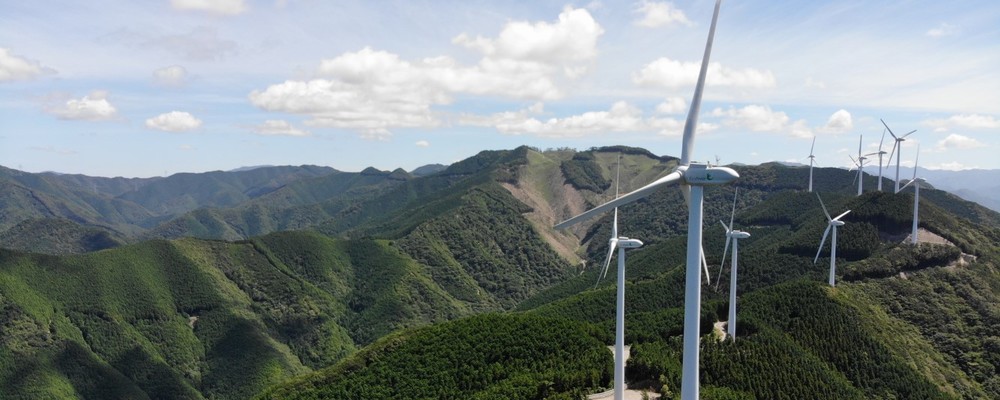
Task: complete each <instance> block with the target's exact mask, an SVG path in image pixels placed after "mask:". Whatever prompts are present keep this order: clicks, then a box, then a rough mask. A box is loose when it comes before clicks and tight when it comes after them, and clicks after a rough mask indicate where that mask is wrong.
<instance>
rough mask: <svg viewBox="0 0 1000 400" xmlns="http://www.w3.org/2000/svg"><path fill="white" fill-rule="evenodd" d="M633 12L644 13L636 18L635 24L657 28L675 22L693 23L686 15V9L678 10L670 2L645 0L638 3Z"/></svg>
mask: <svg viewBox="0 0 1000 400" xmlns="http://www.w3.org/2000/svg"><path fill="white" fill-rule="evenodd" d="M633 12H635V13H636V14H641V15H642V18H641V19H639V20H636V21H635V24H636V25H638V26H642V27H646V28H656V27H660V26H666V25H671V24H675V23H677V24H682V25H692V24H691V21H690V20H688V18H687V16H686V15H684V11H681V10H678V9H677V8H675V7H674V5H673V3H670V2H655V1H648V0H643V1H642V2H640V3H638V4H636V7H635V9H634V10H633Z"/></svg>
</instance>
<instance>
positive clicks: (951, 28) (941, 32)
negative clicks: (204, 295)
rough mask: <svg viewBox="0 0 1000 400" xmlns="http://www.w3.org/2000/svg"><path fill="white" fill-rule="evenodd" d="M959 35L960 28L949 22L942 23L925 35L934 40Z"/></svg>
mask: <svg viewBox="0 0 1000 400" xmlns="http://www.w3.org/2000/svg"><path fill="white" fill-rule="evenodd" d="M956 33H958V28H957V27H956V26H955V25H952V24H949V23H947V22H942V23H941V25H938V26H937V28H932V29H930V30H928V31H927V33H925V35H927V36H930V37H932V38H939V37H944V36H951V35H954V34H956Z"/></svg>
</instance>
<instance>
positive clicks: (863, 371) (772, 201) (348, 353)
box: [0, 147, 1000, 399]
mask: <svg viewBox="0 0 1000 400" xmlns="http://www.w3.org/2000/svg"><path fill="white" fill-rule="evenodd" d="M619 154H621V155H622V191H623V192H626V191H629V190H632V189H634V188H636V187H639V186H640V185H642V184H645V183H646V182H649V181H650V180H652V179H655V178H656V177H657V176H659V175H660V174H662V173H664V172H665V171H668V170H669V169H670V168H672V167H673V165H674V164H675V162H676V159H674V158H672V157H666V156H664V157H660V156H656V155H653V154H651V153H649V152H648V151H645V150H643V149H635V148H627V147H610V148H595V149H590V150H587V151H582V152H575V151H571V150H567V149H559V150H551V151H540V150H538V149H533V148H529V147H521V148H518V149H514V150H509V151H486V152H482V153H480V154H478V155H476V156H474V157H471V158H469V159H467V160H463V161H461V162H458V163H455V164H453V165H451V166H449V167H448V168H446V169H444V170H441V171H438V172H435V173H432V174H429V175H425V176H420V177H415V176H412V175H410V174H408V173H406V172H405V171H402V170H397V171H378V170H374V169H369V170H366V171H363V172H361V173H357V174H352V173H331V174H327V175H323V176H317V177H307V178H302V179H297V180H295V181H290V182H286V183H284V184H283V185H282V186H280V187H277V188H273V190H271V189H270V188H268V189H262V190H263V191H266V193H259V194H256V195H255V196H254V197H253V198H252V199H249V200H245V201H239V202H237V203H236V204H235V205H233V206H227V207H222V208H219V207H217V208H204V207H202V208H197V209H195V210H193V211H189V212H186V213H184V214H182V215H181V216H179V217H169V218H166V217H162V216H161V217H151V218H153V219H147V220H146V221H153V220H155V219H156V218H161V219H160V220H159V221H157V222H156V223H155V224H156V225H157V226H156V227H151V228H150V229H149V230H146V228H142V227H139V228H137V230H136V231H135V232H139V233H133V234H131V235H126V234H125V233H123V232H122V231H121V230H118V229H117V228H113V229H106V228H105V229H102V228H101V227H112V226H115V225H113V224H107V225H96V224H94V223H93V222H91V221H103V218H105V217H104V215H105V214H103V213H102V212H103V211H100V210H104V211H107V210H123V209H125V208H123V207H119V208H113V207H111V208H95V207H93V205H92V203H87V202H86V201H82V202H81V201H77V200H79V199H97V198H102V197H100V196H103V195H101V194H100V193H98V194H97V195H94V194H93V193H92V192H90V193H89V194H87V193H86V192H81V191H76V189H72V186H70V185H68V184H58V182H56V183H52V182H50V181H48V180H47V179H50V178H51V176H35V177H23V176H20V177H18V178H17V179H7V180H3V179H0V184H5V185H8V186H7V187H8V188H9V189H11V190H10V191H9V192H8V193H7V194H5V195H4V196H6V197H4V199H6V201H8V202H7V203H3V204H4V207H8V205H9V209H10V211H9V212H10V214H9V215H14V214H17V215H19V217H18V218H22V219H20V220H18V221H19V222H18V223H14V224H12V225H10V226H9V227H7V228H6V229H3V230H0V234H11V233H13V232H24V233H23V234H13V236H7V237H6V239H5V240H9V241H10V243H18V240H26V242H25V244H23V245H22V247H21V248H24V249H28V248H30V249H35V248H45V249H46V251H48V252H52V253H55V252H59V251H66V252H76V251H91V252H90V253H87V254H83V255H66V256H52V255H41V254H30V253H22V252H20V251H11V250H2V251H0V312H2V313H3V316H4V318H3V319H0V321H2V324H3V325H2V326H0V328H2V329H0V387H3V388H4V389H5V392H4V394H5V395H6V397H4V398H7V397H11V398H45V397H50V398H81V397H82V398H110V399H117V398H250V397H254V396H260V397H261V398H268V399H270V398H441V397H445V398H453V397H472V398H497V397H514V398H577V397H578V396H580V395H583V394H587V393H593V392H598V391H602V390H605V389H606V388H607V387H608V385H609V384H610V374H611V371H610V365H611V356H610V353H609V352H608V351H607V350H606V349H605V346H606V345H609V344H611V342H612V341H613V324H614V296H615V293H614V284H613V279H610V278H609V279H606V280H604V281H602V282H600V283H598V284H597V285H596V286H595V282H596V281H597V279H596V274H597V272H598V271H597V270H598V269H599V268H597V266H598V265H599V264H600V263H602V262H603V258H604V255H605V252H606V246H607V245H606V243H607V234H608V232H609V231H610V223H611V220H610V218H609V216H605V217H602V218H598V219H595V220H593V221H589V222H588V223H586V224H584V225H583V226H582V227H580V228H578V229H576V230H574V231H571V232H556V231H553V230H552V228H551V227H552V225H553V224H554V223H555V222H558V221H559V220H562V219H564V218H566V217H568V216H570V215H573V214H575V213H577V212H579V211H582V210H583V209H585V208H588V207H590V206H593V205H595V204H599V203H602V202H604V201H607V200H608V199H610V198H611V196H613V193H614V185H613V184H612V182H613V177H614V174H615V170H616V165H617V160H618V157H619ZM737 170H738V171H739V172H740V174H741V178H740V180H738V181H737V182H736V183H735V184H734V185H732V186H730V187H722V188H710V189H708V190H706V192H705V194H706V196H705V214H706V216H705V224H706V225H705V232H704V245H705V252H706V256H707V258H708V262H709V264H710V266H711V276H712V278H713V282H712V284H710V285H706V286H705V288H704V290H703V296H704V299H703V307H702V317H701V324H700V325H701V330H702V333H703V334H704V336H703V340H702V370H703V372H702V388H703V390H702V395H703V396H702V397H703V398H705V399H752V398H758V399H801V398H865V399H867V398H885V399H888V398H1000V381H998V380H997V378H996V377H997V376H1000V358H998V357H997V356H996V354H1000V353H998V351H1000V345H998V343H1000V336H998V334H997V333H996V332H998V331H1000V330H998V328H1000V307H998V306H997V305H998V304H1000V279H998V278H1000V269H998V267H1000V264H998V260H1000V214H997V213H994V212H992V211H989V210H986V209H984V208H982V207H980V206H978V205H976V204H974V203H969V202H965V201H963V200H961V199H958V198H957V197H954V196H952V195H950V194H948V193H945V192H941V191H937V190H933V189H927V190H922V192H921V221H920V228H921V229H923V230H924V231H926V232H930V233H933V234H936V235H938V236H940V237H942V238H943V239H945V240H946V241H947V242H948V243H946V244H935V243H921V244H920V245H919V246H916V247H914V246H911V245H908V244H903V243H901V242H902V241H903V238H905V237H906V235H907V234H908V233H909V231H910V218H911V215H912V209H911V207H912V204H913V198H912V192H910V191H909V190H908V191H906V192H904V193H900V194H889V193H875V192H867V193H865V194H864V195H862V196H860V197H857V196H854V195H853V192H854V186H852V185H851V179H852V178H853V174H851V173H849V172H847V171H844V170H840V169H833V168H820V169H817V170H815V173H816V174H815V178H816V179H815V185H814V186H815V187H816V188H817V189H818V191H819V192H820V193H821V194H822V195H823V198H824V201H825V202H826V204H827V207H828V208H829V209H830V211H831V212H834V213H839V212H841V211H843V210H847V209H851V210H852V212H851V213H850V214H848V215H847V216H846V217H844V219H843V220H844V221H845V222H846V225H845V226H844V227H842V229H841V230H840V231H839V238H838V239H839V240H838V260H837V264H838V268H837V282H838V284H837V287H836V288H829V287H828V286H827V285H826V284H825V282H826V274H827V268H828V265H829V258H828V257H829V250H828V249H829V246H827V247H826V248H825V249H823V250H822V251H821V252H820V257H819V260H818V262H817V263H815V264H814V262H813V258H814V256H815V255H816V246H817V244H818V241H819V239H820V236H821V235H822V232H823V230H824V229H825V227H826V223H825V219H824V217H823V216H822V211H821V209H820V206H819V202H818V200H817V199H816V196H815V194H811V193H806V192H805V191H804V189H805V186H806V184H807V179H808V170H807V169H805V168H796V167H786V166H782V165H778V164H764V165H760V166H740V167H737ZM261 176H269V175H267V174H266V173H265V174H263V175H261ZM282 176H285V175H282ZM43 178H44V179H43ZM188 178H190V179H193V178H194V177H186V179H188ZM32 179H35V180H40V181H39V182H35V183H31V184H27V183H25V182H28V181H31V180H32ZM76 179H78V180H80V179H82V178H76ZM227 179H228V178H227ZM248 179H249V178H248ZM255 179H256V178H255ZM261 179H263V178H261ZM208 181H209V182H210V181H211V179H209V180H208ZM81 182H84V183H85V182H86V180H82V181H81ZM227 182H228V181H227ZM246 182H250V180H247V181H246ZM254 182H258V181H254ZM260 182H263V180H261V181H260ZM29 183H30V182H29ZM125 183H129V182H128V181H126V182H125ZM125 183H122V182H117V183H112V182H109V183H107V184H106V186H107V187H108V188H109V189H107V190H112V189H113V188H114V187H118V190H120V189H122V188H121V186H122V185H124V184H125ZM144 183H145V184H146V185H153V184H155V182H153V181H149V182H144ZM865 183H866V185H867V187H868V188H871V187H874V185H875V182H874V178H871V177H866V179H865ZM136 184H138V183H136ZM32 185H34V186H32ZM45 185H49V186H48V187H49V188H48V189H45V190H42V189H40V188H45V187H46V186H45ZM74 185H77V186H80V185H79V184H74ZM115 185H118V186H115ZM208 187H214V188H220V187H222V186H221V183H218V182H216V183H214V184H210V185H208ZM258 187H261V188H265V187H269V186H267V185H266V184H260V185H258ZM737 188H738V189H739V193H740V194H739V201H738V203H737V212H736V216H735V223H736V227H738V228H739V229H744V230H747V231H749V232H751V234H752V235H753V236H752V237H751V238H749V239H746V240H743V241H741V242H740V251H741V253H740V260H741V268H740V277H739V284H738V291H739V300H738V301H739V313H738V318H737V319H738V321H739V322H738V337H739V338H738V340H737V341H736V342H735V343H730V342H720V341H719V340H718V339H716V337H715V335H714V334H713V333H712V330H713V325H715V324H716V323H718V322H720V320H722V319H725V318H726V310H727V307H728V285H726V284H725V283H723V284H721V285H719V286H718V289H717V288H716V282H717V280H718V278H719V275H720V269H719V262H720V261H721V251H722V248H723V244H724V239H725V238H724V232H723V229H722V227H721V226H720V225H719V224H718V223H717V222H715V221H717V220H719V219H727V220H728V217H729V211H730V207H731V206H732V195H733V191H734V190H735V189H737ZM59 190H63V191H67V193H69V194H68V195H67V197H66V198H65V199H63V198H61V197H59V193H60V192H59ZM175 190H180V189H175ZM98 192H100V191H98ZM209 192H211V191H209V190H206V191H204V193H206V196H207V197H203V198H202V200H199V201H205V202H223V201H228V200H224V199H227V198H230V197H227V196H221V197H213V196H209V195H207V193H209ZM224 192H226V190H221V189H220V190H218V191H216V192H212V193H224ZM74 196H75V197H74ZM90 196H97V197H90ZM39 199H41V200H39ZM115 201H118V202H119V204H133V205H136V204H137V203H133V202H131V201H126V200H123V199H117V200H115ZM150 201H152V200H150ZM93 204H97V203H93ZM102 204H103V203H102ZM108 204H110V203H108ZM150 204H152V203H150ZM60 207H62V208H60ZM88 207H90V208H88ZM137 207H138V206H137ZM5 209H6V208H5ZM138 209H141V210H145V208H144V207H140V208H138ZM26 210H28V211H30V212H27V211H26ZM31 210H33V211H31ZM46 210H48V211H46ZM58 210H63V211H58ZM67 210H69V211H73V212H74V213H75V214H73V215H76V216H77V217H74V218H67V217H65V216H61V215H62V214H61V213H66V212H69V211H67ZM90 210H93V211H90ZM685 210H686V209H685V205H684V203H683V198H682V196H681V195H680V193H679V191H678V190H675V189H665V190H662V191H659V192H657V193H655V194H653V195H652V196H650V197H649V198H647V199H645V200H642V201H640V202H638V203H636V204H632V205H628V206H624V207H622V208H621V209H620V221H619V224H620V229H621V233H622V234H623V235H626V236H630V237H637V238H639V239H641V240H643V241H644V242H645V243H646V245H645V246H644V247H643V248H642V249H639V250H632V251H629V256H628V257H629V258H628V271H627V272H628V274H627V284H626V296H627V302H626V304H627V313H628V315H627V317H626V343H627V344H629V345H631V346H632V357H631V359H630V361H629V366H628V368H627V376H628V380H629V382H630V383H631V384H632V385H633V386H636V387H644V388H648V389H652V390H656V391H659V392H660V393H663V394H664V395H665V397H666V398H675V397H676V396H677V395H678V392H679V390H678V389H679V383H680V362H681V360H680V353H681V343H680V335H681V332H682V328H683V326H682V315H683V310H682V308H681V307H682V305H683V295H684V293H683V286H684V283H683V282H684V269H683V263H684V258H685V246H686V241H685V237H684V232H686V229H687V226H686V225H687V218H686V212H685ZM147 211H149V210H147ZM152 214H153V213H152V212H151V211H149V212H148V213H147V214H146V215H152ZM29 215H39V216H44V217H40V218H35V219H28V218H27V216H29ZM109 215H113V213H111V214H109ZM119 215H122V214H119ZM84 216H86V218H84ZM57 218H63V219H57ZM13 220H15V218H12V219H10V220H9V221H13ZM123 220H124V219H123ZM22 225H23V226H24V227H25V228H23V229H22V230H11V229H12V228H15V227H18V226H22ZM290 229H312V230H298V231H290ZM4 231H6V233H4ZM31 232H35V234H34V235H32V233H31ZM39 232H45V233H46V235H48V236H46V235H41V234H39ZM109 232H110V233H109ZM269 232H271V233H269ZM91 234H93V235H96V236H87V235H91ZM101 234H104V235H105V236H102V235H101ZM261 234H264V235H263V236H260V235H261ZM136 235H151V236H163V237H171V238H173V237H181V236H199V237H204V238H210V239H229V240H230V241H221V240H206V239H193V238H184V239H175V240H169V241H166V240H149V241H142V242H139V243H135V244H130V245H125V246H121V247H115V248H111V249H105V250H99V249H100V248H103V247H102V246H98V245H94V244H95V243H103V244H107V245H108V246H107V247H111V246H115V245H117V243H116V242H124V241H129V240H136V237H137V236H136ZM15 236H16V237H15ZM248 237H249V239H246V238H248ZM87 238H91V239H94V240H92V241H88V240H87ZM95 238H96V239H95ZM102 238H110V239H111V240H112V241H108V242H102V241H101V240H97V239H102ZM88 244H89V245H90V247H87V245H88ZM45 246H49V247H47V248H46V247H45ZM65 249H69V250H65ZM94 250H99V251H94ZM580 260H585V261H586V267H585V268H580V267H578V266H577V265H579V264H578V263H579V261H580ZM615 269H616V268H615V266H614V265H613V266H612V267H611V271H609V272H608V275H609V276H614V275H615V273H616V271H615ZM728 272H729V271H728V269H723V270H722V271H721V275H723V278H724V279H727V278H728ZM514 310H516V311H514ZM8 388H9V389H8ZM8 393H9V394H8Z"/></svg>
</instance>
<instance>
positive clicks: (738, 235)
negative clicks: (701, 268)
mask: <svg viewBox="0 0 1000 400" xmlns="http://www.w3.org/2000/svg"><path fill="white" fill-rule="evenodd" d="M734 216H736V193H733V211H732V213H731V214H729V225H726V223H725V222H723V221H722V220H719V223H720V224H722V227H723V228H726V247H725V248H724V249H723V250H722V264H719V282H721V281H722V266H723V265H725V264H726V252H727V251H728V250H729V241H730V240H732V241H733V265H732V268H730V273H729V320H728V322H726V331H727V333H728V336H729V338H730V339H732V340H733V341H735V340H736V270H737V266H738V265H739V261H738V260H739V252H740V251H739V248H740V239H748V238H750V233H748V232H744V231H737V230H733V217H734ZM716 285H718V283H716Z"/></svg>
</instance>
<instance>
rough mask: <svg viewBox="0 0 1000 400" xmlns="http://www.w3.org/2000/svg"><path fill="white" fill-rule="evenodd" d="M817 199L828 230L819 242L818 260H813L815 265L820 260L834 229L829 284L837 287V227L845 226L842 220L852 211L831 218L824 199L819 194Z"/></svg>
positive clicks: (831, 243)
mask: <svg viewBox="0 0 1000 400" xmlns="http://www.w3.org/2000/svg"><path fill="white" fill-rule="evenodd" d="M816 198H818V199H819V205H820V206H822V207H823V214H826V220H827V225H826V230H825V231H823V239H822V240H820V241H819V249H818V250H816V258H815V259H813V264H815V263H816V261H818V260H819V253H820V252H822V251H823V245H824V244H826V235H827V234H829V233H830V230H831V229H832V230H833V239H832V241H831V242H830V279H829V283H830V286H836V285H835V282H834V278H835V276H836V274H837V227H838V226H844V221H841V220H840V219H841V218H843V217H844V216H845V215H847V213H849V212H851V210H847V211H844V213H843V214H840V215H838V216H837V218H830V213H829V212H828V211H827V210H826V205H825V204H823V198H822V197H819V193H816Z"/></svg>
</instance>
